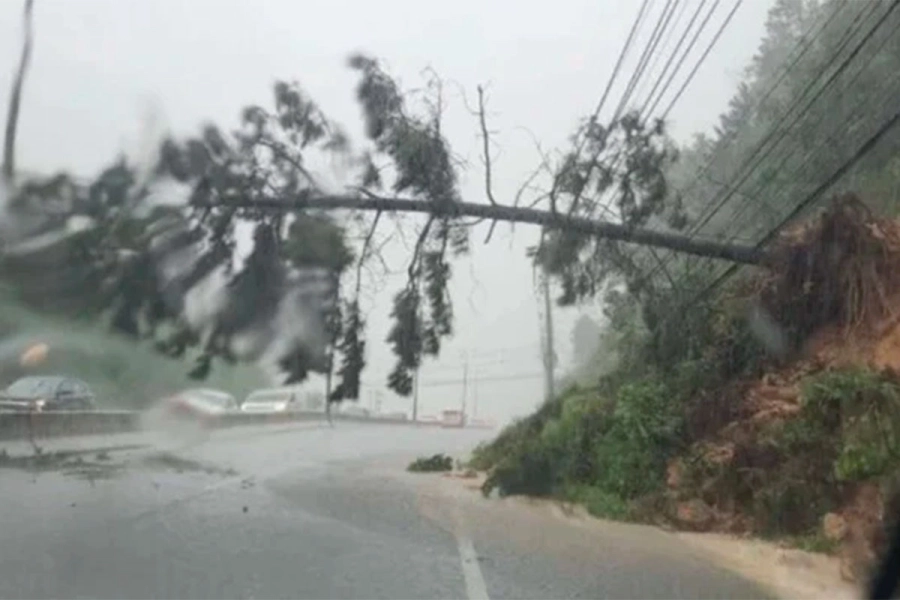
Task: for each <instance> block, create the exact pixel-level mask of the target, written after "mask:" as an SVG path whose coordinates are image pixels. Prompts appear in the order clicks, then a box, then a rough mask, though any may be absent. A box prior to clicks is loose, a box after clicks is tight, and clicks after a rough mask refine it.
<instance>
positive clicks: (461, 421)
mask: <svg viewBox="0 0 900 600" xmlns="http://www.w3.org/2000/svg"><path fill="white" fill-rule="evenodd" d="M465 424H466V416H465V415H464V414H463V412H462V411H461V410H456V409H448V410H445V411H443V412H441V426H442V427H464V426H465Z"/></svg>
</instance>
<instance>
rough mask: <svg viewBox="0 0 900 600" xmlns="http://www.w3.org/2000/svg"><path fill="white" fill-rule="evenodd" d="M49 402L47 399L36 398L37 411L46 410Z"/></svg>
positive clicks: (35, 406)
mask: <svg viewBox="0 0 900 600" xmlns="http://www.w3.org/2000/svg"><path fill="white" fill-rule="evenodd" d="M46 404H47V401H46V400H35V401H34V409H35V410H37V411H41V410H44V406H45V405H46Z"/></svg>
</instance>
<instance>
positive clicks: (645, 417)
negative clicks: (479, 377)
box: [476, 380, 682, 518]
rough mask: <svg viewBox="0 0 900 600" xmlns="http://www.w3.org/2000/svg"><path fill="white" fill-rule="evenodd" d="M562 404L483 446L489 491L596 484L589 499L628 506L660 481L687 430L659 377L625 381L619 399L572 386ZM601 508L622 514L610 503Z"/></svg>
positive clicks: (540, 492)
mask: <svg viewBox="0 0 900 600" xmlns="http://www.w3.org/2000/svg"><path fill="white" fill-rule="evenodd" d="M560 406H561V408H560V410H558V411H554V412H556V413H557V414H556V416H551V417H546V418H545V419H544V421H543V426H542V427H540V429H538V428H537V427H534V422H532V427H529V426H526V425H525V424H524V422H523V423H518V424H516V425H515V426H514V427H512V428H508V429H507V430H505V431H504V432H503V434H501V436H500V437H498V438H497V440H495V441H494V443H493V444H492V445H490V446H488V447H483V448H481V449H480V451H479V452H478V453H477V458H478V459H479V460H477V461H476V464H478V463H480V464H483V463H487V462H491V463H492V470H491V472H490V474H489V476H488V478H487V480H486V481H485V483H484V486H483V488H482V490H483V491H484V493H485V494H489V493H490V492H492V491H493V490H494V489H497V490H498V491H499V493H500V494H501V495H511V494H531V495H537V496H549V495H554V494H557V495H559V494H562V495H565V494H566V493H567V492H565V490H566V489H591V490H593V491H592V492H591V498H592V500H590V502H591V503H592V504H595V505H597V506H601V505H604V504H606V505H609V506H613V505H615V502H614V501H613V500H611V499H612V498H615V499H618V500H617V501H618V502H620V504H621V506H625V504H624V503H626V502H627V501H628V500H630V499H633V498H636V497H638V496H640V495H642V494H646V493H649V492H652V491H654V490H656V489H658V488H659V487H660V485H661V484H662V482H663V472H664V470H665V466H666V461H667V460H668V458H669V457H670V456H671V454H672V453H673V451H674V450H675V449H676V448H677V447H678V445H679V443H680V439H681V430H682V418H681V415H680V410H679V407H678V404H677V402H674V401H673V398H672V395H671V393H670V392H669V390H668V388H667V387H666V386H665V385H663V384H661V383H659V382H657V381H654V380H645V381H641V382H638V383H632V384H627V385H623V386H621V387H620V389H619V390H618V394H617V396H616V398H615V401H614V402H613V401H611V400H609V399H607V398H604V397H602V396H599V395H597V394H596V392H590V391H586V390H580V389H578V388H571V389H569V390H568V391H567V393H566V395H565V396H563V397H561V398H560ZM548 414H549V412H548V413H545V415H548ZM500 450H502V454H500V452H498V451H500ZM495 452H496V453H497V454H496V455H495V454H494V453H495ZM489 458H490V459H492V460H488V459H489ZM598 494H605V495H606V496H603V498H605V499H603V498H601V497H600V496H599V495H598ZM596 510H601V509H599V508H597V509H596ZM623 510H624V509H623ZM601 512H608V513H609V516H612V515H614V514H615V515H618V517H616V518H624V517H622V515H623V514H624V512H622V511H614V510H612V509H611V508H610V509H608V510H607V509H603V510H602V511H601Z"/></svg>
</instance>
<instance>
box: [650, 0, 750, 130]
mask: <svg viewBox="0 0 900 600" xmlns="http://www.w3.org/2000/svg"><path fill="white" fill-rule="evenodd" d="M743 2H744V0H737V2H735V4H734V8H732V9H731V12H729V13H728V16H726V17H725V21H724V22H723V23H722V25H721V26H720V27H719V29H718V31H716V35H715V36H714V37H713V39H712V41H711V42H710V43H709V45H708V46H707V47H706V50H704V52H703V55H702V56H700V60H698V61H697V64H696V65H694V68H693V70H692V71H691V72H690V74H689V75H688V76H687V79H685V80H684V83H683V84H682V85H681V88H680V89H679V90H678V93H677V94H675V97H674V98H672V101H671V102H669V105H668V106H667V107H666V110H664V111H663V115H662V117H661V118H662V119H665V118H666V117H667V116H668V115H669V111H671V110H672V107H673V106H675V103H676V102H678V100H679V99H680V98H681V95H682V94H683V93H684V90H685V89H687V86H688V84H689V83H690V82H691V80H692V79H693V78H694V75H696V74H697V71H698V70H699V69H700V65H702V64H703V63H704V61H706V57H707V56H709V52H710V50H712V49H713V47H714V46H715V45H716V43H717V42H718V41H719V38H720V37H721V36H722V32H723V31H725V28H726V27H728V23H730V22H731V18H732V17H734V13H736V12H737V10H738V9H739V8H740V7H741V4H742V3H743Z"/></svg>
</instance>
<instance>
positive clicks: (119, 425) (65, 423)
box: [0, 410, 442, 441]
mask: <svg viewBox="0 0 900 600" xmlns="http://www.w3.org/2000/svg"><path fill="white" fill-rule="evenodd" d="M144 414H145V413H143V412H141V411H131V410H92V411H52V412H50V411H48V412H24V411H23V412H0V441H2V440H22V439H34V440H37V439H42V438H51V437H62V436H83V435H108V434H113V433H128V432H133V431H140V430H142V429H143V425H144V422H143V416H144ZM332 419H333V420H334V421H344V422H350V423H377V424H382V425H407V426H421V427H441V426H442V423H441V422H439V421H428V422H423V421H419V422H414V421H411V420H409V419H397V418H387V417H364V416H356V415H344V414H333V415H332ZM312 421H322V422H323V423H324V422H326V416H325V414H324V413H318V412H316V413H313V412H299V411H290V412H280V413H243V412H236V413H225V414H222V415H218V416H216V417H210V418H207V419H206V420H204V421H203V424H204V426H206V427H209V428H211V429H221V428H228V427H241V426H247V425H278V424H287V423H295V422H312Z"/></svg>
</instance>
